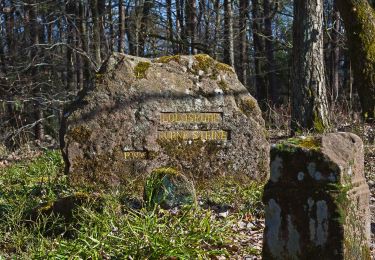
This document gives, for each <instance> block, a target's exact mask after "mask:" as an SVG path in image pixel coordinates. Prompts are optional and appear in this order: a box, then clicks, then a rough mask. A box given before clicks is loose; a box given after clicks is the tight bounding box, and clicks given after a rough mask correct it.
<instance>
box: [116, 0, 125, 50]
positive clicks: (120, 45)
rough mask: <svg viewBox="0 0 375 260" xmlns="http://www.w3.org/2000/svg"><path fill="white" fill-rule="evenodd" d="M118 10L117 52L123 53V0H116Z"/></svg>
mask: <svg viewBox="0 0 375 260" xmlns="http://www.w3.org/2000/svg"><path fill="white" fill-rule="evenodd" d="M118 10H119V25H118V31H119V35H118V45H117V46H118V52H121V53H124V51H125V6H124V0H119V1H118Z"/></svg>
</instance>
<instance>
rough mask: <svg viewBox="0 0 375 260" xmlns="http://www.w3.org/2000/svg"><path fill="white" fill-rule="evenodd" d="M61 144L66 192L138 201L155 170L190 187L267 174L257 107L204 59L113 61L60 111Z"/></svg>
mask: <svg viewBox="0 0 375 260" xmlns="http://www.w3.org/2000/svg"><path fill="white" fill-rule="evenodd" d="M60 143H61V145H62V153H63V156H64V160H65V163H66V172H67V173H68V174H69V177H70V181H71V183H72V184H74V185H82V186H84V187H89V186H91V187H92V188H95V189H118V188H121V189H128V190H129V191H132V192H133V193H134V195H137V196H139V197H142V192H143V186H144V182H145V179H146V177H147V176H148V175H149V174H150V173H151V171H152V170H153V169H156V168H160V167H173V168H176V169H177V170H178V171H180V172H183V173H184V175H185V176H186V177H187V178H188V179H189V180H190V181H192V182H194V183H196V184H198V183H202V182H204V183H207V182H208V181H210V180H213V179H217V178H216V177H218V176H222V177H223V178H224V179H225V178H226V177H227V176H234V177H235V178H237V179H238V180H242V179H246V178H247V179H250V180H265V179H267V175H268V172H269V168H268V167H269V143H268V141H267V132H266V129H265V126H264V120H263V119H262V115H261V111H260V109H259V106H258V104H257V102H256V100H255V99H254V98H253V97H252V96H251V95H250V94H249V92H248V91H247V89H246V88H245V87H244V86H243V85H242V84H241V82H240V81H239V80H238V78H237V76H236V74H235V72H234V70H233V68H231V67H230V66H228V65H225V64H222V63H220V62H217V61H215V60H214V59H212V58H211V57H210V56H208V55H204V54H199V55H194V56H182V55H176V56H168V57H161V58H157V59H154V60H152V59H145V58H139V57H133V56H128V55H123V54H119V53H115V54H113V55H112V56H111V57H110V58H109V59H108V60H107V61H106V62H105V63H104V64H103V66H102V68H101V70H100V72H98V73H97V75H96V81H95V87H94V88H93V89H89V90H86V91H84V92H82V93H81V94H80V96H79V97H78V99H77V101H76V102H74V103H73V104H71V105H70V106H69V107H68V108H67V109H66V110H65V112H64V118H63V122H62V128H61V142H60ZM213 177H215V178H213ZM210 186H211V185H210V184H209V183H208V184H207V186H206V187H210Z"/></svg>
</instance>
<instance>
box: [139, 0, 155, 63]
mask: <svg viewBox="0 0 375 260" xmlns="http://www.w3.org/2000/svg"><path fill="white" fill-rule="evenodd" d="M152 7H153V2H152V0H145V2H144V3H143V11H142V19H141V27H140V29H141V30H140V34H139V50H138V55H140V56H145V55H146V52H145V47H146V46H145V44H146V38H147V35H148V31H149V24H150V13H151V9H152Z"/></svg>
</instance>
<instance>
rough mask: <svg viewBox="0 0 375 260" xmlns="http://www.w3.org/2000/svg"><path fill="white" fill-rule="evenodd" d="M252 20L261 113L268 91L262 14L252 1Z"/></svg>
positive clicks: (257, 0)
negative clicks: (265, 76) (265, 75)
mask: <svg viewBox="0 0 375 260" xmlns="http://www.w3.org/2000/svg"><path fill="white" fill-rule="evenodd" d="M252 4H253V6H252V10H251V13H252V18H253V26H252V27H253V46H254V47H253V48H254V70H255V88H256V96H257V100H258V102H259V106H260V108H261V109H262V111H266V110H267V104H268V91H267V85H266V81H265V78H264V39H263V37H262V31H263V26H262V19H263V13H262V10H261V7H260V2H259V0H253V1H252Z"/></svg>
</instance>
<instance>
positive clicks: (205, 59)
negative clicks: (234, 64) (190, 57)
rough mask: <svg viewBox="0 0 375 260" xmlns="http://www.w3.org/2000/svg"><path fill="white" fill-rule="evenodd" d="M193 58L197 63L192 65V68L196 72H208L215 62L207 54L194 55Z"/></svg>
mask: <svg viewBox="0 0 375 260" xmlns="http://www.w3.org/2000/svg"><path fill="white" fill-rule="evenodd" d="M194 58H195V60H196V61H197V63H195V64H194V65H193V68H194V70H195V71H197V72H198V71H199V70H201V71H203V72H205V73H207V72H208V70H209V69H210V68H212V66H213V65H214V64H215V60H214V59H213V58H211V57H210V56H209V55H207V54H197V55H194Z"/></svg>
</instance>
